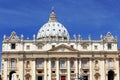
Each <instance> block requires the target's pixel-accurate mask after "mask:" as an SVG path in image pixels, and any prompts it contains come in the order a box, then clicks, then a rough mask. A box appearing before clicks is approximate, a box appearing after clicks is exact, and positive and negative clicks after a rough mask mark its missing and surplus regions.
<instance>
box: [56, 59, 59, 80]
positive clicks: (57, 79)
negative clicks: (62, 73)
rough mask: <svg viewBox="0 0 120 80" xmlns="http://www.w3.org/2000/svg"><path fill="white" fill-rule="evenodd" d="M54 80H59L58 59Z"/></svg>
mask: <svg viewBox="0 0 120 80" xmlns="http://www.w3.org/2000/svg"><path fill="white" fill-rule="evenodd" d="M56 80H59V59H57V60H56Z"/></svg>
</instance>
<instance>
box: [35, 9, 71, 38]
mask: <svg viewBox="0 0 120 80" xmlns="http://www.w3.org/2000/svg"><path fill="white" fill-rule="evenodd" d="M43 38H46V39H49V38H58V39H62V38H63V39H68V38H69V33H68V31H67V29H66V28H65V27H64V26H63V25H62V24H61V23H59V22H58V21H57V18H56V15H55V13H54V10H52V13H51V14H50V17H49V21H48V22H47V23H46V24H44V25H43V26H42V27H41V28H40V30H39V31H38V34H37V39H43Z"/></svg>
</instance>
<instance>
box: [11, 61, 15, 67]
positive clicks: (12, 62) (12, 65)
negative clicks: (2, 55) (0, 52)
mask: <svg viewBox="0 0 120 80" xmlns="http://www.w3.org/2000/svg"><path fill="white" fill-rule="evenodd" d="M15 66H16V63H15V59H11V68H15Z"/></svg>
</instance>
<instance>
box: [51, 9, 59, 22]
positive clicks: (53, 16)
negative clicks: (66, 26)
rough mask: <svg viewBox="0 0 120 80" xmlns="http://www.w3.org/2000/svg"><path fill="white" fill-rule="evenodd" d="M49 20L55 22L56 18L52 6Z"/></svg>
mask: <svg viewBox="0 0 120 80" xmlns="http://www.w3.org/2000/svg"><path fill="white" fill-rule="evenodd" d="M49 22H57V18H56V15H55V12H54V7H52V12H51V14H50V17H49Z"/></svg>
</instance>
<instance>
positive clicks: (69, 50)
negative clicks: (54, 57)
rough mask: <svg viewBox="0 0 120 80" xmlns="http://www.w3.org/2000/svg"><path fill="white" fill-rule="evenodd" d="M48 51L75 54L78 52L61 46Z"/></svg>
mask: <svg viewBox="0 0 120 80" xmlns="http://www.w3.org/2000/svg"><path fill="white" fill-rule="evenodd" d="M48 51H52V52H77V51H78V50H76V49H74V48H72V47H70V46H67V45H64V44H62V45H59V46H57V47H54V48H52V49H50V50H48Z"/></svg>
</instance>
